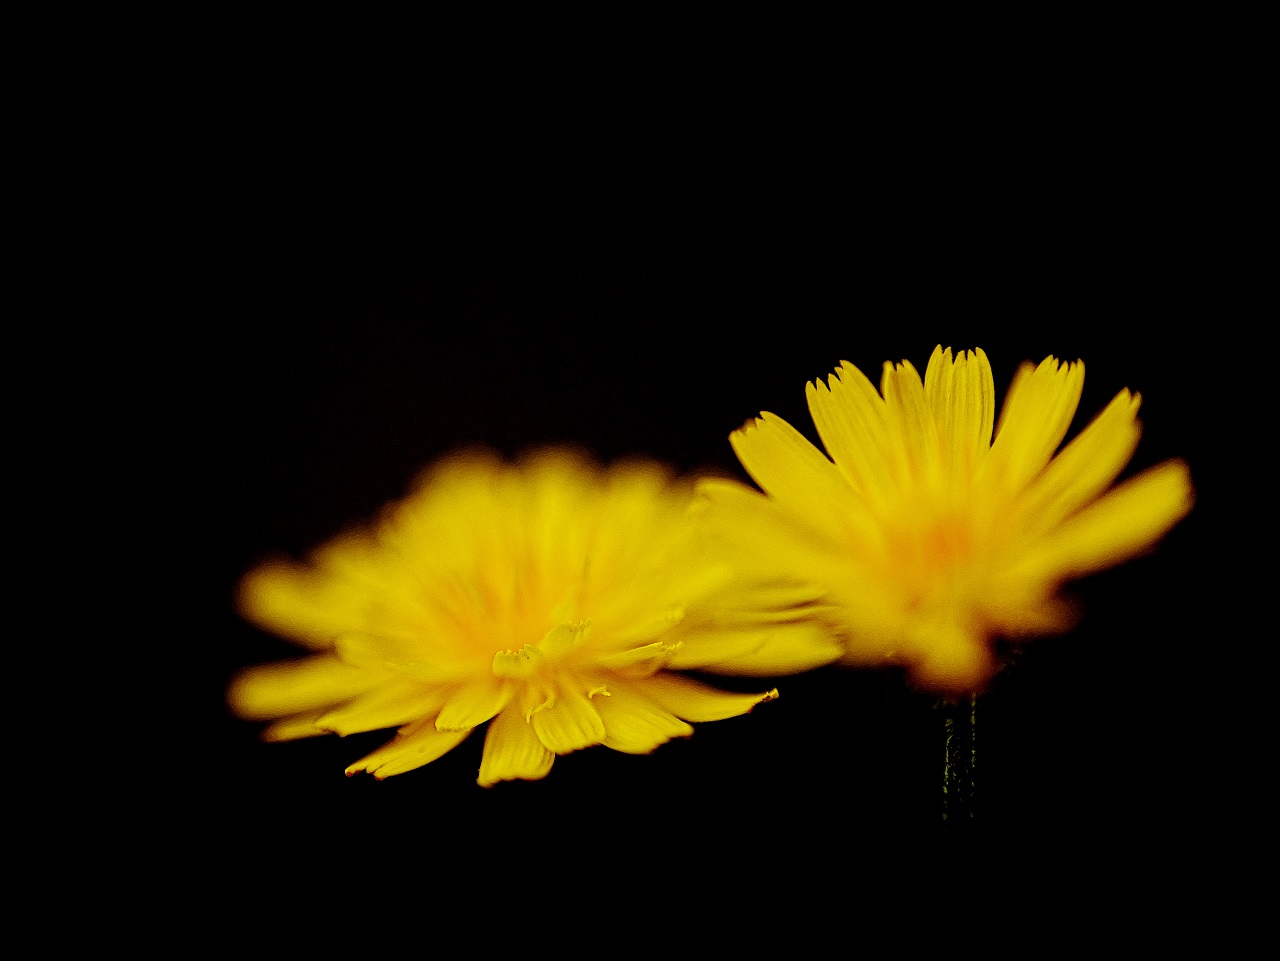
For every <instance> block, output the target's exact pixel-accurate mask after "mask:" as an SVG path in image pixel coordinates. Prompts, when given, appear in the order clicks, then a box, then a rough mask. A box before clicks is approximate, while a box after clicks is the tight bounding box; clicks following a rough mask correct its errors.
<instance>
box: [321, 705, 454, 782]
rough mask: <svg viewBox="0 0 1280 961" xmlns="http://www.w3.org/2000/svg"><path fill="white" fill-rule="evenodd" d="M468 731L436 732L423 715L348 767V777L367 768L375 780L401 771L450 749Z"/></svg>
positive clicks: (430, 760)
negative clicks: (420, 718)
mask: <svg viewBox="0 0 1280 961" xmlns="http://www.w3.org/2000/svg"><path fill="white" fill-rule="evenodd" d="M470 733H471V732H470V731H437V730H436V726H435V724H434V723H433V721H432V719H431V718H423V719H422V720H419V721H415V722H414V723H412V724H408V725H406V726H405V727H404V728H402V729H401V731H400V733H399V734H397V735H396V736H395V738H394V739H393V740H391V741H389V742H387V743H386V744H384V745H383V746H382V747H380V748H378V749H377V750H376V751H373V752H371V753H369V754H367V755H365V756H364V757H362V758H361V759H360V760H358V761H356V762H355V763H354V764H352V765H350V766H349V767H348V768H347V772H346V773H347V776H348V777H350V776H351V775H353V774H355V773H357V772H359V771H367V772H368V773H370V774H372V775H373V776H374V777H376V778H378V780H382V779H383V778H387V777H391V776H392V775H393V774H403V773H404V772H405V771H412V770H413V769H414V768H419V767H422V766H423V765H424V764H430V763H431V762H432V761H434V760H436V759H437V758H439V757H443V756H444V755H445V754H447V753H449V752H450V751H452V750H453V749H454V748H455V747H457V746H458V745H459V744H461V743H462V741H463V739H464V738H466V736H467V735H468V734H470Z"/></svg>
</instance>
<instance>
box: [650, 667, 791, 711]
mask: <svg viewBox="0 0 1280 961" xmlns="http://www.w3.org/2000/svg"><path fill="white" fill-rule="evenodd" d="M639 686H640V690H641V691H642V692H643V693H644V696H645V697H647V698H649V699H650V700H652V701H654V702H655V703H656V704H658V705H660V706H661V707H663V708H665V709H666V710H668V711H670V712H671V713H672V714H674V715H675V716H676V717H679V718H682V719H684V720H686V721H693V722H694V723H699V722H702V721H723V720H724V719H725V718H727V717H738V716H739V715H741V714H746V713H747V712H748V711H750V710H751V709H752V708H753V707H755V706H756V705H757V704H762V703H764V702H765V701H772V700H775V699H776V698H777V696H778V689H777V688H774V689H772V690H770V691H766V692H765V693H763V694H734V693H731V692H728V691H721V690H717V689H716V688H714V687H708V686H707V685H706V684H700V683H699V682H697V681H694V680H691V679H690V678H687V677H681V676H680V675H678V674H669V673H666V672H663V673H661V674H655V675H653V677H647V678H645V679H644V681H643V682H642V683H641V684H640V685H639Z"/></svg>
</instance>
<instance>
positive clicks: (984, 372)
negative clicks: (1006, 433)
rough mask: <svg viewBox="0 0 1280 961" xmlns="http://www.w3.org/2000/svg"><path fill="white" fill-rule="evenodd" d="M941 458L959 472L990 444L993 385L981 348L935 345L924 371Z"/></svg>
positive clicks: (977, 459) (978, 458)
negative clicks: (953, 348) (953, 350)
mask: <svg viewBox="0 0 1280 961" xmlns="http://www.w3.org/2000/svg"><path fill="white" fill-rule="evenodd" d="M924 391H925V395H926V396H927V397H928V399H929V408H930V410H931V411H932V412H933V419H934V422H935V423H936V424H937V425H938V439H939V442H940V443H941V445H942V453H943V457H944V459H945V461H946V462H947V463H948V464H949V465H951V467H952V469H953V470H954V471H955V472H956V473H957V474H958V475H960V476H963V475H964V474H966V473H967V472H969V471H971V470H972V469H973V468H974V467H975V466H976V465H978V464H979V463H981V462H982V460H983V459H984V458H985V457H986V455H987V452H988V451H989V450H990V448H991V428H992V424H993V423H994V421H995V405H996V389H995V380H994V378H993V376H992V373H991V364H990V362H989V361H988V360H987V355H986V354H985V353H983V351H982V350H981V348H979V349H978V350H976V351H968V350H965V351H961V352H960V353H959V354H957V355H956V356H955V359H954V360H953V359H952V357H951V348H949V347H948V348H947V349H946V350H943V349H942V347H941V345H939V346H938V347H937V348H936V349H935V350H934V352H933V356H932V357H930V358H929V366H928V367H927V368H926V370H925V375H924Z"/></svg>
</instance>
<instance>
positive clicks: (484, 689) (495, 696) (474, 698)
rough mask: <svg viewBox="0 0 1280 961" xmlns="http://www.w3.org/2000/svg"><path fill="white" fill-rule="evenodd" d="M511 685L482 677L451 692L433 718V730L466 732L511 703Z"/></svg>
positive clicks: (492, 678) (497, 679)
mask: <svg viewBox="0 0 1280 961" xmlns="http://www.w3.org/2000/svg"><path fill="white" fill-rule="evenodd" d="M512 693H513V692H512V689H511V685H510V684H509V683H507V682H505V681H503V680H501V679H500V678H497V677H492V676H491V677H482V678H480V679H479V680H478V681H476V682H474V683H471V684H467V685H466V686H464V687H461V688H459V689H457V690H456V691H454V692H453V694H452V695H451V696H450V697H449V699H448V700H447V701H446V702H445V704H444V706H443V707H442V708H441V709H440V714H439V716H438V717H437V718H436V730H439V731H466V730H470V729H471V728H473V727H476V726H477V725H480V724H483V723H484V722H485V721H487V720H489V718H491V717H493V716H494V715H495V714H497V713H498V712H499V711H501V710H502V709H503V708H504V707H506V706H507V704H509V703H510V702H511V697H512Z"/></svg>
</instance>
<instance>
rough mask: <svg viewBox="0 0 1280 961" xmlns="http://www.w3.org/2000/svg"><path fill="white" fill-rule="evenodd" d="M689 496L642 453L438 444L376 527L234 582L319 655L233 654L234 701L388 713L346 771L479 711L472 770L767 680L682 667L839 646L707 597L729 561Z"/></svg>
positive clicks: (298, 720) (384, 769) (350, 727)
mask: <svg viewBox="0 0 1280 961" xmlns="http://www.w3.org/2000/svg"><path fill="white" fill-rule="evenodd" d="M691 499H692V485H691V483H690V482H687V481H680V480H676V479H673V478H672V477H670V476H669V474H668V473H667V472H666V471H665V470H664V469H662V468H661V467H659V466H658V465H656V464H653V463H649V462H639V461H637V462H631V463H625V464H620V465H616V466H614V467H612V468H609V469H603V468H600V467H598V466H597V465H595V464H593V463H591V462H590V461H588V460H587V459H586V458H584V457H582V456H579V455H576V454H573V453H571V452H566V451H557V450H549V451H543V452H541V453H538V454H536V455H533V456H530V457H528V458H525V459H524V460H523V461H521V462H520V463H518V464H514V465H511V464H507V463H504V462H502V461H500V460H498V459H496V458H493V457H489V456H485V455H478V454H475V455H473V454H467V455H458V456H455V457H453V458H449V459H447V460H445V461H444V462H442V463H441V464H440V465H439V466H437V467H436V468H435V469H433V470H432V471H430V472H429V473H428V474H427V475H425V477H424V479H423V481H422V483H421V484H420V485H418V487H417V488H416V489H415V491H414V492H413V493H412V494H411V495H410V496H409V497H407V498H406V499H405V500H403V501H401V502H399V503H396V504H392V505H390V506H389V507H388V508H387V509H386V511H385V512H384V514H383V516H382V517H381V518H380V520H379V522H378V523H377V524H376V525H375V526H374V527H373V528H371V529H369V530H362V531H359V532H356V533H351V534H348V535H345V536H342V537H339V538H337V539H335V540H333V541H332V542H330V543H328V544H326V545H324V546H323V547H321V548H319V549H318V550H317V551H316V552H315V553H314V555H313V556H312V558H311V561H310V563H307V564H297V563H291V562H284V561H281V562H272V563H268V564H266V565H264V566H262V567H260V568H259V569H257V570H255V571H253V572H252V573H250V574H249V575H248V576H247V577H246V578H245V579H244V581H243V582H242V584H241V588H240V594H239V601H240V609H241V612H242V614H243V615H244V616H245V617H246V618H248V619H249V620H251V621H253V622H254V623H256V624H258V625H259V626H261V627H263V628H265V629H267V630H269V631H273V632H275V633H277V634H280V635H281V636H283V637H285V638H288V639H289V640H291V641H294V642H296V643H298V644H300V645H302V646H304V647H307V648H309V649H311V650H312V651H313V652H314V653H313V654H312V655H311V656H310V657H306V658H303V659H300V660H294V661H287V662H283V663H277V664H268V665H263V666H259V667H254V668H250V669H249V670H246V671H244V672H243V673H241V674H240V675H239V676H238V677H236V678H235V680H234V681H233V682H232V685H231V688H230V691H229V695H228V699H229V703H230V705H231V707H232V709H233V710H234V711H235V712H236V713H237V714H239V715H240V716H242V717H244V718H248V719H252V720H271V721H274V722H275V723H273V724H272V725H271V726H270V727H269V728H267V729H266V731H265V732H264V737H265V738H267V739H268V740H286V739H291V738H298V737H306V736H310V735H314V734H321V733H326V732H334V733H337V734H340V735H345V734H352V733H356V732H361V731H370V730H375V729H380V728H387V727H399V732H398V734H397V735H396V736H395V737H394V739H393V740H391V741H390V742H389V743H387V744H386V745H384V746H382V747H380V748H378V749H377V750H375V751H373V752H372V753H371V754H369V755H368V756H367V757H364V758H362V759H361V760H359V761H357V762H355V763H354V764H352V765H351V766H350V767H349V768H348V769H347V773H348V774H353V773H355V772H357V771H368V772H370V773H372V774H374V775H375V776H377V777H379V778H383V777H387V776H389V775H392V774H400V773H403V772H405V771H409V770H412V769H413V768H417V767H420V766H422V765H424V764H427V763H429V762H431V761H433V760H435V759H436V758H438V757H440V756H441V755H443V754H444V753H445V752H447V751H449V750H451V749H452V748H453V747H455V746H456V745H457V744H458V743H459V742H461V741H462V740H463V738H465V737H466V736H467V735H468V734H469V733H470V732H471V731H472V730H473V729H475V728H476V727H478V726H480V725H483V724H485V723H486V722H488V730H487V733H486V736H485V743H484V750H483V756H482V760H481V763H480V771H479V778H478V781H479V783H480V784H482V785H485V786H488V785H492V784H494V783H496V782H498V781H503V780H509V779H514V778H526V779H536V778H541V777H544V776H545V775H546V774H547V773H548V772H549V771H550V769H551V765H552V761H553V760H554V758H555V756H556V755H557V754H567V753H569V752H571V751H576V750H578V749H580V748H585V747H589V746H591V745H594V744H603V745H605V746H606V747H611V748H613V749H614V750H618V751H625V752H629V753H647V752H649V751H652V750H653V749H654V748H656V747H657V746H658V745H660V744H662V743H664V742H665V741H667V740H669V739H671V738H673V737H682V736H686V735H689V734H691V733H692V731H693V729H692V728H691V727H690V725H689V723H688V722H690V721H694V722H699V721H712V720H718V719H722V718H727V717H731V716H734V715H739V714H744V713H746V712H747V711H749V710H750V709H751V708H752V707H753V706H755V705H756V704H758V703H760V702H761V701H765V700H769V699H770V698H772V697H774V696H776V693H777V692H776V691H769V692H767V693H762V694H736V693H726V692H723V691H719V690H716V689H714V688H711V687H708V686H706V685H704V684H701V683H699V682H697V681H695V680H693V679H690V678H688V677H685V676H682V675H680V674H677V673H673V671H674V670H678V669H696V668H709V667H714V666H715V664H717V663H718V662H723V661H732V660H734V659H735V658H737V657H740V656H744V657H749V658H751V659H753V663H759V664H764V665H766V666H769V667H779V668H781V669H783V670H802V669H805V668H808V667H812V666H813V665H814V663H817V662H818V661H822V660H830V658H831V657H832V656H834V653H835V650H836V649H835V648H834V647H833V642H832V641H830V640H824V639H822V638H821V637H820V636H819V635H818V628H816V627H815V626H813V625H808V624H804V623H798V622H797V623H783V624H781V625H779V626H775V625H773V624H770V623H769V621H770V619H772V620H774V621H778V620H782V621H794V618H791V617H789V616H788V615H785V614H781V615H780V614H779V613H778V611H779V610H780V609H781V608H782V607H786V606H788V605H790V603H791V602H790V601H789V600H787V599H786V598H783V599H782V600H781V601H778V600H777V599H776V598H775V599H772V600H770V599H769V598H763V599H761V598H757V599H756V600H755V601H749V602H748V603H747V604H746V605H745V606H744V605H743V604H742V603H736V604H735V605H734V606H735V607H736V608H738V609H739V610H738V613H736V614H733V615H726V614H723V613H719V614H718V613H716V611H717V609H718V608H717V605H719V606H723V605H725V604H726V603H728V600H729V595H728V594H727V593H726V592H727V591H730V590H731V580H730V571H729V569H728V568H727V567H726V565H725V564H724V563H723V561H720V560H717V558H716V557H714V556H712V555H711V554H709V553H708V551H707V550H706V549H705V548H704V546H703V543H702V540H703V539H702V538H700V537H699V536H698V534H697V532H696V530H695V528H694V527H693V526H692V525H691V523H690V520H689V516H690V511H689V506H690V503H691ZM770 604H772V605H773V607H772V608H770V607H769V605H770ZM753 605H754V609H752V608H753ZM744 612H745V613H744Z"/></svg>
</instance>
